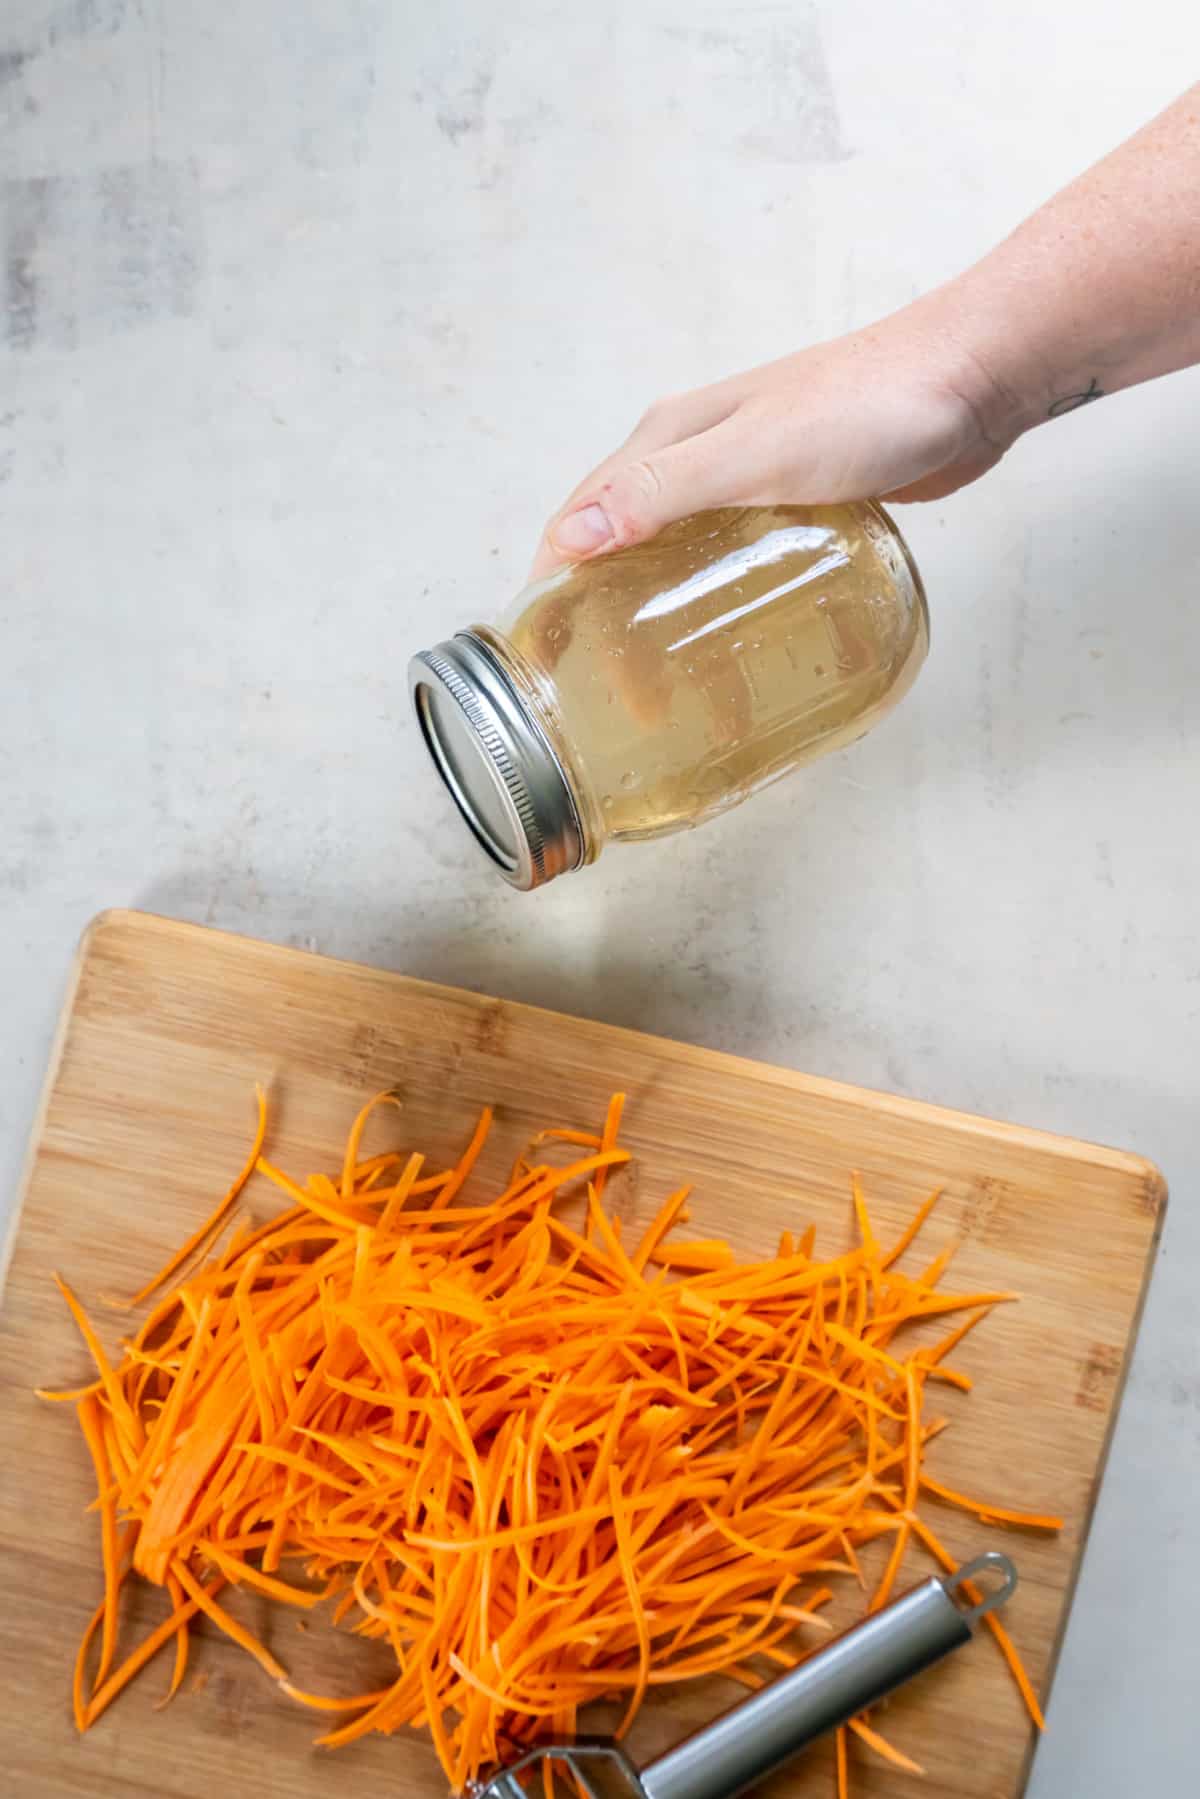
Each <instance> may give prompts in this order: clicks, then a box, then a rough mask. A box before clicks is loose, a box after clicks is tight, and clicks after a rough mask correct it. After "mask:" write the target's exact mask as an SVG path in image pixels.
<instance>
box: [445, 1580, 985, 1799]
mask: <svg viewBox="0 0 1200 1799" xmlns="http://www.w3.org/2000/svg"><path fill="white" fill-rule="evenodd" d="M981 1577H989V1586H988V1590H987V1591H986V1592H985V1593H984V1596H983V1597H982V1598H979V1599H977V1598H976V1592H977V1589H974V1590H973V1589H972V1582H974V1581H976V1580H977V1579H980V1578H981ZM990 1577H995V1578H996V1579H997V1580H998V1581H999V1584H998V1585H994V1586H993V1585H991V1580H990ZM1016 1584H1017V1570H1016V1568H1015V1567H1014V1566H1013V1564H1012V1562H1011V1561H1010V1560H1009V1558H1008V1557H1007V1556H1006V1555H1001V1554H1000V1553H999V1551H998V1550H989V1551H988V1552H987V1553H986V1554H985V1555H981V1556H979V1557H977V1558H976V1560H975V1561H973V1562H968V1563H967V1565H966V1566H965V1567H963V1568H960V1569H959V1570H958V1571H957V1573H955V1574H949V1575H946V1576H944V1577H938V1576H934V1577H933V1578H931V1579H929V1580H926V1581H923V1582H922V1583H921V1585H920V1586H916V1587H913V1588H912V1590H911V1591H910V1592H908V1593H905V1594H904V1595H903V1596H902V1597H901V1598H899V1599H897V1600H895V1601H894V1602H893V1603H892V1604H891V1605H888V1606H885V1607H884V1608H883V1610H881V1611H878V1612H876V1613H875V1614H874V1615H873V1616H872V1617H869V1618H866V1619H864V1621H863V1622H862V1623H861V1624H856V1625H854V1626H853V1628H852V1629H850V1630H847V1631H845V1632H844V1633H843V1634H842V1635H841V1636H839V1637H835V1638H834V1640H833V1641H832V1642H831V1643H829V1644H827V1646H826V1647H825V1648H824V1649H822V1650H819V1651H818V1652H817V1653H816V1654H814V1655H812V1656H810V1657H809V1658H808V1660H807V1661H805V1662H803V1663H802V1664H801V1665H800V1667H798V1668H793V1669H792V1670H791V1672H790V1673H788V1674H784V1675H782V1676H781V1677H780V1679H778V1680H774V1681H771V1682H770V1684H769V1685H767V1686H765V1687H763V1688H761V1690H760V1691H758V1692H757V1693H752V1694H751V1696H750V1697H749V1698H748V1699H743V1700H741V1701H740V1702H739V1703H738V1704H737V1705H735V1706H733V1707H731V1709H730V1710H729V1711H727V1712H723V1713H722V1714H721V1716H720V1717H719V1718H715V1719H714V1720H713V1722H712V1723H711V1724H706V1725H704V1727H703V1728H702V1729H700V1730H697V1731H695V1732H694V1733H693V1734H692V1735H691V1736H689V1737H685V1738H684V1740H683V1742H681V1743H678V1744H676V1746H675V1748H674V1749H668V1750H667V1752H666V1754H665V1755H660V1756H659V1757H658V1758H657V1759H656V1760H655V1761H652V1762H648V1763H647V1764H646V1766H645V1767H644V1768H641V1769H638V1768H635V1767H634V1765H633V1763H632V1762H631V1761H630V1760H629V1757H628V1756H627V1755H626V1754H625V1751H624V1750H623V1749H622V1748H621V1746H620V1745H619V1744H618V1743H616V1742H615V1741H613V1740H612V1739H611V1738H605V1737H580V1738H579V1739H578V1740H577V1741H575V1742H573V1743H543V1744H540V1745H539V1746H538V1747H537V1748H536V1749H531V1750H529V1751H528V1753H527V1754H525V1755H522V1756H521V1757H520V1759H519V1760H518V1761H514V1762H512V1763H511V1764H510V1765H509V1766H508V1767H505V1768H501V1769H500V1771H499V1772H498V1773H496V1774H494V1775H493V1776H492V1778H491V1779H490V1780H487V1781H481V1782H478V1783H476V1784H475V1785H474V1786H473V1787H472V1788H471V1789H469V1791H468V1794H467V1795H466V1799H527V1795H528V1790H529V1782H530V1776H531V1775H533V1774H537V1775H538V1776H539V1777H544V1774H545V1767H546V1764H547V1763H550V1764H551V1769H552V1772H553V1774H554V1775H555V1777H556V1778H562V1779H564V1780H566V1781H569V1782H570V1783H571V1784H572V1785H573V1787H574V1790H575V1791H576V1792H577V1793H579V1794H581V1795H582V1794H587V1795H588V1796H589V1799H734V1795H735V1794H737V1793H741V1792H743V1791H744V1790H745V1789H746V1788H747V1787H750V1786H754V1785H755V1784H756V1782H758V1781H760V1780H765V1779H766V1777H767V1775H768V1774H772V1773H774V1772H775V1770H776V1769H777V1768H780V1767H782V1766H783V1764H784V1762H787V1761H790V1760H791V1758H792V1757H793V1756H794V1755H797V1754H798V1753H799V1752H800V1750H802V1749H805V1748H807V1747H808V1745H809V1744H810V1743H813V1742H815V1741H816V1740H817V1738H818V1737H822V1736H824V1735H825V1734H826V1733H827V1732H828V1731H831V1730H836V1729H837V1727H838V1726H839V1725H841V1724H848V1723H849V1722H850V1720H851V1718H856V1717H857V1716H858V1714H859V1713H860V1712H863V1711H866V1710H867V1708H868V1707H870V1706H872V1705H877V1704H878V1703H879V1701H880V1700H881V1699H885V1698H886V1697H887V1695H888V1694H889V1693H893V1692H895V1690H896V1688H897V1687H900V1686H903V1685H904V1684H905V1682H906V1681H909V1680H912V1679H914V1678H915V1676H916V1675H918V1674H921V1673H923V1672H924V1671H925V1669H926V1668H931V1667H932V1666H933V1665H934V1663H935V1662H939V1661H941V1660H942V1658H943V1657H944V1656H947V1655H949V1654H950V1653H951V1651H952V1650H955V1649H959V1648H961V1647H962V1645H963V1644H964V1643H969V1642H970V1640H971V1637H972V1635H973V1633H974V1630H975V1626H976V1625H977V1624H978V1623H979V1621H980V1619H981V1618H983V1617H985V1616H986V1615H987V1613H988V1612H991V1611H995V1610H996V1608H997V1607H998V1606H1001V1605H1003V1604H1004V1602H1005V1600H1007V1599H1009V1598H1010V1597H1011V1595H1012V1593H1013V1590H1014V1588H1015V1587H1016ZM564 1790H565V1789H564Z"/></svg>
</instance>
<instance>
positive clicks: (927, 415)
mask: <svg viewBox="0 0 1200 1799" xmlns="http://www.w3.org/2000/svg"><path fill="white" fill-rule="evenodd" d="M953 294H954V288H953V285H952V286H951V287H948V288H943V289H941V290H940V291H939V292H938V293H937V294H934V295H931V296H929V298H928V299H925V300H921V301H918V302H916V304H914V305H913V306H910V307H906V308H905V310H904V311H903V312H899V313H896V314H894V315H893V316H892V317H890V318H887V319H884V320H882V321H881V322H880V323H879V324H877V325H873V326H870V327H868V328H867V329H866V330H864V331H856V332H853V333H852V334H851V335H849V336H847V337H840V338H836V339H834V340H833V341H832V342H830V343H825V344H818V345H816V346H814V347H813V348H812V349H808V350H801V351H799V352H798V353H797V354H796V355H793V356H785V357H783V358H782V359H781V360H780V361H778V362H771V363H765V364H763V366H762V367H761V368H756V369H751V370H750V371H749V372H748V373H746V374H743V375H734V376H732V377H730V378H729V379H728V380H725V381H718V382H716V383H714V385H713V386H711V387H701V388H696V389H695V390H694V391H693V392H691V393H685V394H678V395H671V396H669V397H668V398H666V399H663V400H659V401H657V402H656V403H655V404H654V405H653V406H651V407H650V409H649V411H648V412H646V413H645V415H644V416H643V417H642V419H641V420H640V422H639V423H638V425H637V426H636V427H635V429H634V431H633V432H632V434H631V435H630V437H629V438H628V439H627V440H626V442H625V443H624V444H622V445H621V447H620V449H619V450H617V451H616V452H615V453H614V454H613V455H611V456H609V457H607V458H606V459H605V461H603V462H602V463H600V464H599V466H598V467H597V468H595V469H593V470H592V472H591V474H590V475H588V476H587V477H586V478H585V479H584V480H583V481H581V482H580V483H579V485H578V487H576V488H575V490H574V492H573V493H572V494H571V495H570V496H569V497H568V499H567V500H566V502H565V503H564V504H563V505H562V506H561V507H560V508H559V510H558V511H557V512H556V513H555V514H554V516H553V517H552V518H551V520H550V522H549V524H548V525H547V526H546V529H545V531H544V533H543V535H542V540H541V542H540V544H539V546H538V551H537V555H536V557H535V559H534V563H533V569H532V571H531V573H532V576H533V578H535V579H536V578H539V577H541V576H544V575H546V574H548V573H549V572H550V571H551V570H552V569H555V568H558V567H561V566H562V565H563V564H564V563H569V562H579V561H583V560H585V559H587V558H588V557H591V556H598V555H603V554H605V553H606V552H608V551H609V550H615V549H620V548H623V547H625V546H626V545H628V544H635V543H642V542H645V541H646V540H647V539H648V538H651V537H653V536H654V535H655V534H656V533H657V532H659V531H661V530H662V529H663V527H664V526H665V525H668V524H670V523H671V522H672V521H673V520H675V519H679V518H684V517H686V516H687V515H688V514H689V513H693V512H701V511H706V510H708V509H710V508H712V507H716V506H726V505H742V506H745V505H770V504H796V505H805V504H807V505H821V504H829V503H833V502H835V501H838V500H860V499H868V498H876V499H890V500H932V499H940V498H942V497H943V496H944V495H945V494H948V493H952V492H953V491H954V490H955V489H956V488H959V487H963V486H965V485H966V483H967V482H968V481H974V480H975V479H976V477H977V476H979V475H982V474H983V473H984V472H985V470H987V469H989V468H991V467H992V465H993V464H994V463H996V462H998V461H999V459H1000V457H1001V456H1002V455H1003V454H1004V452H1005V450H1006V449H1007V448H1008V447H1009V445H1010V444H1011V443H1012V442H1013V441H1014V439H1015V438H1016V436H1017V435H1018V434H1019V429H1020V426H1019V425H1018V424H1017V423H1016V422H1015V421H1016V418H1017V409H1016V407H1015V405H1014V403H1013V401H1012V399H1011V397H1010V396H1009V395H1008V394H1007V393H1006V392H1005V391H1004V390H1003V388H1002V387H1001V386H1000V385H999V384H998V383H997V382H996V381H995V380H994V379H993V378H992V376H991V375H990V374H989V373H988V370H987V369H986V368H985V367H984V366H983V364H982V363H981V362H980V360H979V359H978V358H977V357H976V356H974V355H973V354H972V353H971V352H970V351H968V350H967V349H966V348H965V347H964V345H963V342H962V341H961V337H960V332H959V329H958V328H957V326H956V322H955V312H956V307H955V303H954V299H953Z"/></svg>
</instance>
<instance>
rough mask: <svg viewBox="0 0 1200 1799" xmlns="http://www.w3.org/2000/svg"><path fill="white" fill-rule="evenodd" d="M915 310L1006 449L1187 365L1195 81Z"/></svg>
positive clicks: (1197, 198) (1199, 285) (1193, 268)
mask: <svg viewBox="0 0 1200 1799" xmlns="http://www.w3.org/2000/svg"><path fill="white" fill-rule="evenodd" d="M929 303H930V304H931V305H932V306H933V307H934V308H935V309H936V310H937V311H939V312H940V313H942V316H944V317H945V318H946V319H947V320H948V321H951V324H950V329H951V330H952V332H953V333H954V335H955V337H956V340H957V341H958V343H959V345H960V347H961V348H962V350H963V352H964V355H965V357H966V358H968V359H969V360H970V361H972V362H975V363H978V365H979V372H980V373H981V375H982V377H983V391H985V392H987V393H988V394H989V399H988V402H987V412H988V426H989V434H991V433H992V432H994V434H995V435H996V436H997V437H998V438H1000V439H1008V440H1009V441H1011V439H1012V438H1013V437H1015V436H1016V435H1018V434H1019V433H1020V432H1021V431H1024V430H1028V429H1030V428H1031V427H1032V426H1033V425H1035V424H1039V423H1041V422H1043V421H1044V420H1045V419H1047V418H1055V417H1058V416H1059V415H1060V414H1061V413H1063V412H1066V411H1070V410H1072V409H1073V408H1074V407H1076V406H1079V405H1083V404H1085V403H1086V402H1087V401H1089V400H1092V399H1099V398H1101V397H1102V395H1104V394H1108V393H1115V392H1116V391H1118V390H1119V389H1120V388H1124V387H1132V386H1134V385H1135V384H1136V383H1137V382H1139V381H1148V380H1151V379H1152V378H1153V377H1154V376H1156V375H1165V374H1168V373H1170V372H1171V371H1172V370H1174V369H1180V368H1185V367H1187V366H1189V365H1190V364H1192V363H1196V362H1200V86H1198V87H1194V88H1192V89H1191V90H1190V91H1189V92H1188V93H1186V94H1185V95H1184V96H1183V97H1182V98H1181V99H1180V100H1178V101H1176V103H1175V104H1174V105H1173V106H1172V107H1170V108H1169V109H1168V110H1167V111H1166V112H1165V113H1163V114H1161V115H1160V117H1159V118H1157V119H1155V120H1153V121H1152V123H1151V124H1149V125H1147V126H1146V127H1145V128H1144V129H1143V130H1142V131H1139V132H1138V133H1137V135H1136V136H1135V137H1133V138H1131V139H1130V140H1129V141H1128V142H1127V143H1125V144H1123V145H1122V146H1121V147H1120V149H1118V150H1116V151H1114V152H1113V154H1112V155H1111V156H1108V157H1106V158H1105V159H1104V161H1103V162H1100V163H1097V164H1096V166H1095V167H1094V168H1092V169H1089V170H1088V172H1087V173H1086V174H1085V175H1083V176H1081V177H1080V178H1079V180H1077V181H1075V182H1073V183H1072V184H1071V185H1070V186H1069V187H1067V188H1065V189H1064V190H1063V191H1062V192H1061V193H1059V194H1057V195H1056V196H1055V198H1054V199H1052V200H1051V201H1050V202H1049V203H1048V204H1047V205H1045V206H1043V207H1042V208H1041V209H1040V210H1039V211H1038V212H1036V213H1034V214H1033V216H1032V217H1031V218H1030V219H1028V220H1026V222H1025V223H1024V224H1023V225H1021V226H1020V227H1019V228H1018V230H1017V231H1015V232H1014V233H1013V235H1012V236H1011V237H1010V238H1008V239H1006V241H1005V242H1004V243H1002V244H1000V245H999V246H998V247H997V248H996V249H995V250H993V251H992V252H991V253H990V254H989V255H988V256H986V257H985V258H984V259H983V261H982V262H980V263H978V264H976V265H975V267H974V268H972V269H969V270H968V271H967V273H966V274H964V275H963V276H961V277H959V279H958V280H957V281H953V282H951V283H950V284H949V286H948V287H947V288H944V289H942V290H941V291H940V293H939V294H938V295H931V296H930V300H929Z"/></svg>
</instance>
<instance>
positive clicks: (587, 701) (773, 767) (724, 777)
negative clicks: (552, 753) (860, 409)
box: [501, 504, 928, 839]
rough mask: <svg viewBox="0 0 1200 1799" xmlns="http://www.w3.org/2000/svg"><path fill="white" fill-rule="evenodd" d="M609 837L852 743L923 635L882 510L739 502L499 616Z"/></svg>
mask: <svg viewBox="0 0 1200 1799" xmlns="http://www.w3.org/2000/svg"><path fill="white" fill-rule="evenodd" d="M501 633H502V639H504V640H507V643H508V644H509V645H511V646H512V649H513V650H514V651H515V652H516V654H517V656H518V657H519V658H520V661H521V662H522V663H524V665H525V668H526V672H527V675H528V676H530V677H532V685H533V689H534V692H535V693H536V695H537V698H538V703H539V705H540V706H541V707H542V708H543V711H544V713H545V716H546V722H547V725H548V726H549V728H550V729H551V731H552V733H553V735H554V736H555V738H556V739H557V740H558V742H559V743H560V744H561V746H562V749H563V751H564V752H565V754H566V756H567V757H568V758H569V761H570V764H571V773H572V776H573V778H574V781H575V782H577V783H578V784H579V785H580V786H581V787H582V789H583V792H584V794H585V796H586V799H587V802H588V804H589V806H590V807H591V808H595V809H596V812H597V817H596V819H595V823H596V825H597V826H598V827H599V830H600V832H601V834H602V835H603V836H605V837H610V838H626V839H630V838H639V837H655V836H658V835H661V834H663V833H665V832H668V831H675V830H679V829H681V828H684V827H686V826H691V825H696V824H700V823H703V822H704V820H706V819H708V818H711V817H713V816H714V815H715V814H716V813H719V812H722V811H724V810H725V809H726V808H728V807H730V806H734V805H736V804H738V802H739V801H741V800H742V799H744V798H745V797H746V796H747V795H748V794H750V793H752V792H754V791H755V790H756V789H758V788H760V787H763V786H765V785H766V784H767V783H768V782H770V781H773V780H775V779H776V778H777V777H778V776H779V775H781V774H785V773H787V772H788V771H789V770H790V769H792V768H795V767H796V766H797V764H798V763H802V762H805V761H809V760H811V759H812V758H813V757H815V756H818V755H821V754H824V753H825V752H826V751H829V750H832V749H836V748H838V747H840V746H841V745H843V744H846V743H850V742H852V741H853V740H854V739H855V738H857V737H859V736H861V735H862V734H863V733H864V732H865V731H867V730H869V729H870V727H871V725H872V724H874V723H875V722H876V720H877V719H878V718H879V717H880V715H881V714H882V713H883V712H885V711H887V710H889V709H890V707H891V706H892V705H893V704H894V703H895V701H896V700H898V699H899V698H900V696H901V695H902V694H903V693H904V692H905V691H907V688H908V686H909V685H910V684H911V681H912V679H913V678H914V676H915V674H916V672H917V669H918V668H919V667H920V664H921V661H922V660H923V657H924V654H925V650H926V648H927V645H928V623H927V618H926V613H925V606H924V600H923V597H922V594H921V590H920V586H919V583H918V581H917V579H916V577H915V575H914V573H913V571H912V568H911V565H910V564H909V562H908V560H907V557H906V555H905V552H904V549H903V545H902V543H901V542H900V540H899V538H898V536H897V535H896V534H895V533H894V531H893V530H892V529H891V528H890V526H889V524H888V521H887V520H886V518H885V516H884V515H883V514H882V513H881V512H879V510H878V509H877V508H875V507H874V506H871V505H869V504H867V505H861V506H831V507H803V508H801V507H778V508H759V507H755V508H728V509H723V510H721V511H715V512H708V513H701V514H697V515H696V516H694V517H692V518H689V519H685V520H683V521H682V522H681V523H679V524H677V525H673V526H671V527H669V528H668V529H667V530H666V531H664V532H663V533H661V534H660V536H658V537H657V538H655V539H654V541H653V542H652V543H649V544H646V545H644V546H641V547H639V548H637V549H633V550H626V551H622V552H620V553H619V554H618V555H617V556H615V557H612V558H600V559H598V560H596V561H594V562H590V563H584V564H581V565H579V566H578V567H576V568H573V569H571V570H567V571H564V572H562V573H560V574H559V575H556V576H554V577H552V578H551V579H550V580H549V581H547V582H544V583H542V584H541V585H540V586H539V587H537V588H534V589H532V590H528V591H527V592H526V593H525V594H523V595H522V596H521V599H520V601H519V602H518V604H517V608H516V610H515V611H514V613H513V614H512V615H511V616H510V617H509V618H508V619H507V620H505V621H504V623H503V624H502V626H501Z"/></svg>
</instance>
